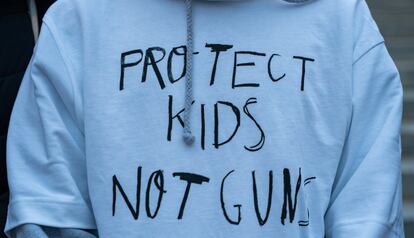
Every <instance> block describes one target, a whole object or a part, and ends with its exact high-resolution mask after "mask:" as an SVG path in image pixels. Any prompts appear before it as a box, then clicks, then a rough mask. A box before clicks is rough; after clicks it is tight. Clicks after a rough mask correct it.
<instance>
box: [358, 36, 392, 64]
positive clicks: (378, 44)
mask: <svg viewBox="0 0 414 238" xmlns="http://www.w3.org/2000/svg"><path fill="white" fill-rule="evenodd" d="M382 44H385V41H384V39H382V40H380V41H379V42H377V43H374V44H373V45H372V46H371V47H369V48H368V49H367V50H365V51H364V52H363V53H362V54H360V55H359V56H358V58H356V59H355V60H354V61H353V62H352V65H355V64H356V63H357V62H358V61H359V60H360V59H362V58H364V56H365V55H367V54H368V53H369V52H370V51H371V50H373V49H375V48H377V47H378V46H380V45H382Z"/></svg>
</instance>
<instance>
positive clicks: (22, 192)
mask: <svg viewBox="0 0 414 238" xmlns="http://www.w3.org/2000/svg"><path fill="white" fill-rule="evenodd" d="M51 29H52V28H50V27H49V26H48V25H47V24H46V23H44V24H43V26H42V30H41V33H40V36H39V39H38V42H37V44H36V46H35V49H34V53H33V56H32V58H31V60H30V63H29V66H28V67H27V69H26V72H25V75H24V77H23V80H22V83H21V86H20V88H19V91H18V94H17V97H16V101H15V104H14V107H13V110H12V114H11V118H10V127H9V130H8V139H7V169H8V181H9V186H10V204H9V209H8V214H7V222H6V227H5V232H6V234H7V235H8V236H9V237H10V231H11V230H12V229H13V228H15V227H17V226H20V225H22V224H27V223H32V224H37V225H44V226H50V227H61V228H79V229H94V228H96V225H95V220H94V217H93V213H92V208H91V204H90V200H89V195H88V186H87V177H86V161H85V148H84V147H85V145H84V144H85V143H84V133H83V126H82V125H83V122H82V116H81V115H82V108H81V105H82V103H81V94H80V92H79V91H80V90H78V88H79V87H78V86H75V84H74V81H73V80H72V79H73V78H72V77H71V68H70V65H69V64H68V62H69V61H68V60H67V59H66V58H65V55H64V54H63V51H62V46H61V45H60V44H59V42H60V41H59V40H57V39H58V38H57V37H56V35H55V34H53V31H52V30H51ZM53 29H54V28H53Z"/></svg>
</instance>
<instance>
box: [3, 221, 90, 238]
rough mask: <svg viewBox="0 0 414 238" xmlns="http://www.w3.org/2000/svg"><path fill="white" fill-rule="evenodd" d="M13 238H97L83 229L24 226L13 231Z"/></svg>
mask: <svg viewBox="0 0 414 238" xmlns="http://www.w3.org/2000/svg"><path fill="white" fill-rule="evenodd" d="M11 237H12V238H96V237H98V236H97V234H96V232H94V231H86V230H82V229H70V228H56V227H46V226H39V225H36V224H24V225H21V226H18V227H17V228H15V229H13V231H12V232H11Z"/></svg>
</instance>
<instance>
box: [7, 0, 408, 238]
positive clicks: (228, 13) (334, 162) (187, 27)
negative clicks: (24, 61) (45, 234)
mask: <svg viewBox="0 0 414 238" xmlns="http://www.w3.org/2000/svg"><path fill="white" fill-rule="evenodd" d="M402 96H403V94H402V86H401V80H400V77H399V73H398V71H397V69H396V67H395V64H394V62H393V61H392V59H391V57H390V55H389V53H388V51H387V48H386V46H385V44H384V39H383V37H382V35H381V33H380V32H379V30H378V27H377V25H376V23H375V22H374V20H373V19H372V16H371V14H370V11H369V9H368V7H367V5H366V2H365V1H364V0H314V1H307V2H304V3H297V4H291V3H287V2H284V1H279V0H246V1H228V2H227V1H226V2H222V1H220V2H218V1H194V2H192V3H191V2H189V1H180V0H141V1H132V0H122V1H109V0H100V1H97V0H88V1H83V0H59V1H58V2H57V3H55V4H54V5H53V6H52V7H51V8H50V9H49V10H48V12H47V13H46V15H45V17H44V19H43V27H42V30H41V33H40V36H39V40H38V42H37V44H36V47H35V51H34V54H33V56H32V59H31V61H30V64H29V66H28V68H27V70H26V73H25V76H24V78H23V81H22V84H21V87H20V89H19V92H18V95H17V99H16V102H15V105H14V108H13V112H12V116H11V122H10V127H9V131H8V141H7V159H8V160H7V162H8V178H9V186H10V190H11V197H10V205H9V213H8V218H7V224H6V228H5V232H6V233H7V234H8V235H9V236H10V235H11V231H12V230H13V229H14V228H16V227H21V225H23V224H28V223H32V224H37V225H40V226H47V227H57V228H76V229H97V231H98V233H99V237H103V238H117V237H156V238H158V237H199V238H207V237H226V238H230V237H238V238H244V237H245V238H250V237H290V238H296V237H309V238H311V237H327V238H331V237H334V238H349V237H364V238H378V237H381V238H395V237H398V238H399V237H404V234H403V222H402V213H401V210H402V201H401V200H402V199H401V197H402V196H401V173H400V159H401V141H400V125H401V115H402ZM183 138H184V140H183ZM26 227H27V226H26Z"/></svg>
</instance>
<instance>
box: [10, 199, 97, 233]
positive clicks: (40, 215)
mask: <svg viewBox="0 0 414 238" xmlns="http://www.w3.org/2000/svg"><path fill="white" fill-rule="evenodd" d="M8 210H9V211H8V213H9V214H8V217H9V219H7V223H6V226H5V228H4V231H5V233H6V234H10V232H11V231H12V230H13V229H14V228H16V227H18V226H20V225H23V224H27V223H32V224H37V225H42V226H50V227H59V228H77V229H96V223H95V218H94V216H93V213H92V212H91V208H90V207H88V206H87V205H86V204H83V203H77V202H65V201H51V200H41V199H39V200H18V201H12V202H11V203H10V204H9V209H8ZM51 210H53V212H50V211H51Z"/></svg>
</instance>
